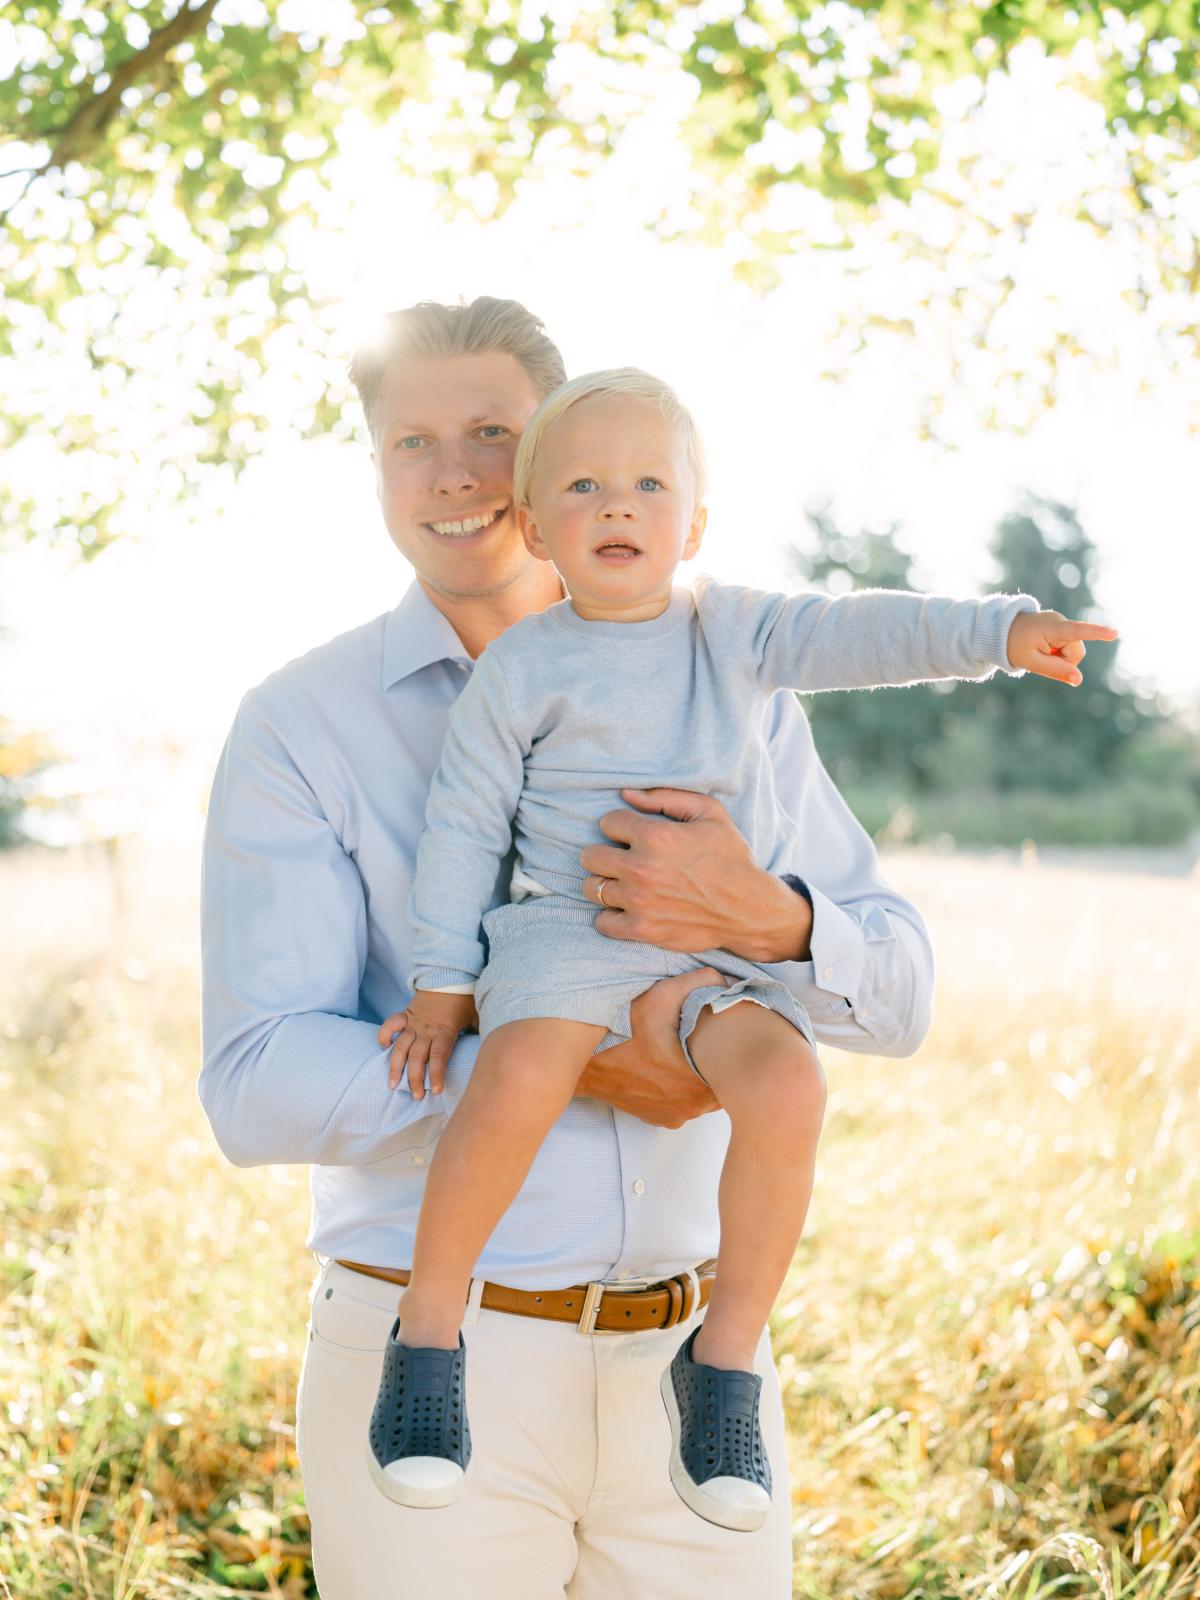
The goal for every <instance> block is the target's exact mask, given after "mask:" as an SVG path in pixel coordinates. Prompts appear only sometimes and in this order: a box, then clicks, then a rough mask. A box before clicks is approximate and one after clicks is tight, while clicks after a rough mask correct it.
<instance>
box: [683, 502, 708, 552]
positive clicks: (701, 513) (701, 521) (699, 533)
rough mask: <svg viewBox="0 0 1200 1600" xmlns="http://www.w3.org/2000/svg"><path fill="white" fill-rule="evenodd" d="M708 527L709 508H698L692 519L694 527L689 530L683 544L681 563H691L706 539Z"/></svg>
mask: <svg viewBox="0 0 1200 1600" xmlns="http://www.w3.org/2000/svg"><path fill="white" fill-rule="evenodd" d="M707 526H708V507H707V506H697V507H696V510H695V513H694V515H693V517H692V525H691V527H690V528H689V529H688V536H687V538H686V539H685V540H684V542H683V553H682V554H681V555H680V558H679V559H680V560H681V561H690V560H691V559H692V557H693V556H694V555H695V554H696V552H697V551H698V550H699V548H700V544H701V541H702V540H703V538H704V530H705V528H706V527H707Z"/></svg>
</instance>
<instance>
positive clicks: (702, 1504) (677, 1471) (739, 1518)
mask: <svg viewBox="0 0 1200 1600" xmlns="http://www.w3.org/2000/svg"><path fill="white" fill-rule="evenodd" d="M658 1387H659V1392H660V1393H661V1395H662V1397H663V1405H664V1406H666V1408H667V1417H668V1418H669V1420H670V1423H671V1482H672V1484H673V1485H674V1487H675V1493H676V1494H677V1495H678V1496H679V1498H680V1499H681V1500H682V1501H683V1503H684V1505H685V1506H687V1507H688V1509H689V1510H690V1511H694V1512H695V1513H696V1515H697V1516H698V1517H703V1518H704V1520H705V1522H712V1523H715V1524H716V1526H717V1527H718V1528H730V1529H732V1531H733V1532H734V1533H755V1532H756V1531H757V1530H758V1529H759V1528H761V1527H762V1525H763V1523H764V1522H766V1520H767V1518H768V1516H769V1515H770V1513H771V1501H770V1497H769V1496H766V1495H765V1494H764V1500H763V1503H762V1504H761V1505H751V1506H744V1505H742V1506H739V1505H732V1504H731V1503H730V1502H729V1501H727V1500H722V1499H718V1497H717V1496H716V1495H715V1494H710V1493H708V1492H707V1491H706V1489H705V1487H704V1485H703V1484H702V1483H696V1482H694V1481H693V1479H692V1477H691V1475H690V1473H689V1472H688V1470H687V1468H686V1467H685V1466H684V1464H683V1457H682V1455H681V1454H680V1450H679V1440H680V1435H681V1433H682V1429H681V1427H680V1423H679V1407H678V1406H677V1405H676V1403H675V1385H674V1384H673V1383H672V1382H671V1369H670V1368H669V1367H668V1368H667V1370H666V1372H664V1373H663V1375H662V1379H661V1381H660V1382H659V1385H658ZM751 1487H753V1485H751Z"/></svg>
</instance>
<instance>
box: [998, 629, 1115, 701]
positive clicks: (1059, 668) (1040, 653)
mask: <svg viewBox="0 0 1200 1600" xmlns="http://www.w3.org/2000/svg"><path fill="white" fill-rule="evenodd" d="M1116 637H1117V630H1116V629H1115V628H1106V627H1103V626H1102V625H1101V624H1100V623H1098V622H1072V621H1071V619H1070V618H1069V617H1064V616H1063V615H1062V613H1061V612H1059V611H1022V612H1021V613H1020V615H1019V616H1017V617H1014V619H1013V624H1012V627H1011V628H1010V629H1009V633H1008V659H1009V663H1010V665H1012V666H1014V667H1023V668H1024V669H1025V671H1026V672H1036V673H1037V674H1038V676H1039V677H1041V678H1055V679H1057V680H1058V682H1059V683H1069V684H1070V685H1071V687H1072V688H1077V687H1078V686H1079V685H1080V684H1081V683H1082V682H1083V673H1082V672H1080V670H1079V663H1080V662H1081V661H1082V660H1083V658H1084V656H1085V655H1086V654H1087V649H1086V647H1085V645H1084V642H1083V641H1084V640H1085V639H1103V640H1106V641H1111V640H1113V639H1115V638H1116Z"/></svg>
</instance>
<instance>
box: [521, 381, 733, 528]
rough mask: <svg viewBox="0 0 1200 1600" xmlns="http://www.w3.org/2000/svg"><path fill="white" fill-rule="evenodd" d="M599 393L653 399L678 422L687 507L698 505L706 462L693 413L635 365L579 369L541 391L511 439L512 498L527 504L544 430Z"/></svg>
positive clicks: (670, 419)
mask: <svg viewBox="0 0 1200 1600" xmlns="http://www.w3.org/2000/svg"><path fill="white" fill-rule="evenodd" d="M604 394H628V395H634V396H636V398H637V399H639V400H650V401H653V402H654V404H656V405H657V406H658V408H659V410H660V411H661V412H662V414H663V416H664V417H666V419H667V421H668V422H672V423H674V424H675V426H676V427H677V428H679V430H680V431H681V433H682V434H683V439H684V445H685V447H686V449H687V458H688V465H689V467H690V468H691V472H692V484H693V494H694V500H693V507H695V506H699V505H700V504H701V503H702V501H703V499H704V495H705V491H706V489H707V488H708V464H707V462H706V460H705V456H704V445H703V442H702V441H701V438H700V430H699V428H697V426H696V419H695V417H693V416H692V413H691V412H690V411H689V410H688V408H687V407H686V406H685V405H684V403H683V401H682V400H681V399H680V398H679V396H678V395H677V394H676V393H675V391H674V389H672V388H671V387H670V385H669V384H666V383H664V382H663V381H662V379H661V378H655V377H653V376H651V374H650V373H648V372H643V371H642V370H641V368H640V367H608V368H606V369H604V370H603V371H600V372H585V373H584V374H583V376H582V377H580V378H572V379H571V381H570V382H569V383H564V384H562V385H561V387H559V388H557V389H555V390H554V392H553V394H548V395H547V396H546V398H545V399H544V400H543V401H542V403H541V405H540V406H539V407H538V408H537V410H536V411H535V412H534V413H533V415H532V417H530V419H529V421H528V422H527V423H526V424H525V431H524V433H522V435H521V440H520V443H519V444H518V445H517V456H516V460H515V461H514V462H513V499H514V500H515V502H516V504H517V505H519V506H521V505H528V504H529V484H530V480H531V479H532V477H533V472H534V468H535V467H536V466H537V460H538V455H539V453H540V451H541V448H542V444H543V442H544V440H545V437H546V433H547V430H548V429H550V428H552V427H553V426H554V424H555V423H556V422H557V421H558V420H559V418H560V417H562V416H563V415H565V413H566V412H568V411H569V410H570V409H571V407H572V406H577V405H578V404H579V402H580V401H581V400H588V399H590V398H591V397H592V396H593V395H604Z"/></svg>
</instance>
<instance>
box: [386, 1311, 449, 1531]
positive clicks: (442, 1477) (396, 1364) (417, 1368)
mask: <svg viewBox="0 0 1200 1600" xmlns="http://www.w3.org/2000/svg"><path fill="white" fill-rule="evenodd" d="M399 1332H400V1318H399V1317H397V1318H396V1321H395V1322H394V1323H393V1324H392V1331H391V1333H390V1334H389V1335H388V1342H387V1348H386V1349H385V1350H384V1353H383V1372H382V1374H381V1375H380V1379H379V1393H378V1394H377V1395H376V1397H375V1408H374V1410H373V1411H372V1412H371V1426H370V1430H369V1432H368V1436H367V1443H368V1451H367V1465H368V1466H369V1467H370V1469H371V1476H372V1478H374V1480H375V1484H376V1486H377V1488H379V1489H380V1490H381V1491H382V1493H384V1494H385V1495H387V1497H388V1499H389V1500H394V1501H396V1503H397V1504H398V1505H402V1506H414V1507H425V1506H448V1505H451V1504H452V1503H453V1502H454V1501H455V1500H457V1498H458V1493H459V1490H460V1489H461V1487H462V1481H463V1476H464V1474H465V1473H466V1470H467V1463H468V1462H469V1461H470V1459H471V1430H470V1428H469V1427H468V1425H467V1408H466V1403H465V1395H464V1378H465V1372H466V1360H467V1352H466V1348H465V1346H464V1344H463V1339H462V1334H461V1333H460V1334H459V1336H458V1349H457V1350H416V1349H410V1348H409V1347H408V1346H407V1345H403V1344H401V1343H400V1341H399V1338H398V1335H399Z"/></svg>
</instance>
